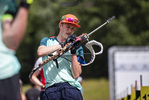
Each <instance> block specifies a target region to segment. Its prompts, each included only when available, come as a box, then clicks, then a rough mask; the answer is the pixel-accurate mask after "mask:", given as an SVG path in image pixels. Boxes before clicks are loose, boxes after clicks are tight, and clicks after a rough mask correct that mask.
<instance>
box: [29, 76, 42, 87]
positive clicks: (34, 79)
mask: <svg viewBox="0 0 149 100" xmlns="http://www.w3.org/2000/svg"><path fill="white" fill-rule="evenodd" d="M30 80H31V81H32V82H33V83H34V84H36V85H38V86H40V87H41V86H43V84H42V83H41V82H40V80H39V79H38V78H37V77H36V76H34V75H33V76H32V78H31V79H30Z"/></svg>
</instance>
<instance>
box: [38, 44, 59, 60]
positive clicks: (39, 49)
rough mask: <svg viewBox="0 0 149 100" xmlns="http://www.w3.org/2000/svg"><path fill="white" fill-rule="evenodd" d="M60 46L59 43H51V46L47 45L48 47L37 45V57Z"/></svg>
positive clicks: (49, 52)
mask: <svg viewBox="0 0 149 100" xmlns="http://www.w3.org/2000/svg"><path fill="white" fill-rule="evenodd" d="M60 48H61V45H53V46H49V47H47V46H44V45H42V46H39V47H38V51H37V54H38V56H39V57H42V56H46V55H48V54H51V53H53V52H54V51H56V50H58V49H60Z"/></svg>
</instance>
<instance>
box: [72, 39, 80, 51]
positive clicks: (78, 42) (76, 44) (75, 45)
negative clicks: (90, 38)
mask: <svg viewBox="0 0 149 100" xmlns="http://www.w3.org/2000/svg"><path fill="white" fill-rule="evenodd" d="M80 46H81V42H80V41H77V42H76V43H75V44H74V45H73V46H72V48H71V54H76V50H77V49H78V48H79V47H80Z"/></svg>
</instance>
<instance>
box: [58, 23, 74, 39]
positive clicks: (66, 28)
mask: <svg viewBox="0 0 149 100" xmlns="http://www.w3.org/2000/svg"><path fill="white" fill-rule="evenodd" d="M59 27H60V33H61V35H62V37H63V38H65V39H67V37H68V36H70V35H72V34H73V33H74V31H75V29H76V27H75V26H74V25H72V24H66V23H63V24H60V25H59Z"/></svg>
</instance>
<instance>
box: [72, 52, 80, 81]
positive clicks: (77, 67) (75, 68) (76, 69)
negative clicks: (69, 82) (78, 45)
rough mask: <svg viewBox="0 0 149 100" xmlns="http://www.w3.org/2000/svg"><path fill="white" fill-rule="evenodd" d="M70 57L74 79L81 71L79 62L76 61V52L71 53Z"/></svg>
mask: <svg viewBox="0 0 149 100" xmlns="http://www.w3.org/2000/svg"><path fill="white" fill-rule="evenodd" d="M71 57H72V67H71V71H72V75H73V77H74V78H75V79H76V78H78V77H79V76H80V74H81V73H82V69H81V64H80V63H79V62H78V60H77V56H76V54H72V56H71Z"/></svg>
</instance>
